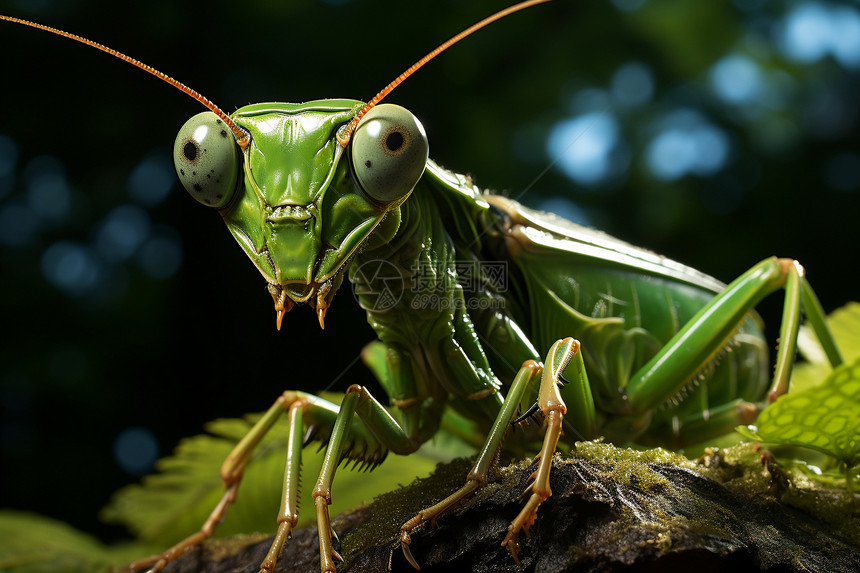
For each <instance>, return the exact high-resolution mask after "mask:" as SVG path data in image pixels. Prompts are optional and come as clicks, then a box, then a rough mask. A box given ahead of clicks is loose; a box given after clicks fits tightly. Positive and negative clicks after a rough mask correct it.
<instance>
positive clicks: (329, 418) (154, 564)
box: [129, 385, 419, 572]
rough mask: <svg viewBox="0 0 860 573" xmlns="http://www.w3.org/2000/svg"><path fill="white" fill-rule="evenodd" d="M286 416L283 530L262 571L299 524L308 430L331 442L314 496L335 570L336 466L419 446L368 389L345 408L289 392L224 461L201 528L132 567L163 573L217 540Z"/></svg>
mask: <svg viewBox="0 0 860 573" xmlns="http://www.w3.org/2000/svg"><path fill="white" fill-rule="evenodd" d="M284 412H288V417H289V420H288V439H287V451H286V454H287V455H286V467H285V470H284V485H283V492H282V496H281V506H280V510H279V511H278V516H277V522H278V530H277V533H276V534H275V538H274V541H273V542H272V545H271V547H270V549H269V552H268V554H267V555H266V558H265V559H264V560H263V562H262V563H261V565H260V571H261V572H263V571H265V572H269V571H273V570H274V568H275V564H276V563H277V561H278V558H279V556H280V554H281V552H282V550H283V547H284V544H285V543H286V541H287V539H289V537H290V534H291V533H292V531H293V529H294V528H295V526H296V524H297V523H298V496H299V474H300V471H301V463H302V457H301V450H302V446H303V435H304V433H305V430H307V429H319V430H320V433H321V434H322V437H321V439H323V440H325V439H327V440H328V447H327V450H326V454H325V458H324V461H323V467H322V470H321V471H320V475H319V478H318V479H317V482H316V486H315V488H314V492H313V498H314V505H315V508H316V513H317V520H318V524H319V536H320V559H321V569H322V571H334V569H335V562H334V560H335V558H338V557H339V556H338V555H337V553H336V552H335V551H334V547H333V545H332V541H331V525H330V521H329V516H328V505H329V504H330V503H331V484H332V480H333V479H334V474H335V470H336V468H337V465H338V464H339V463H340V462H341V461H342V460H343V459H344V458H349V459H354V460H360V461H362V462H365V463H369V464H372V465H376V464H378V463H379V462H381V461H382V459H383V458H384V457H385V455H386V454H387V452H388V450H392V451H395V452H397V453H408V452H411V451H414V450H415V449H417V447H418V445H419V441H418V440H416V439H411V438H409V437H407V436H406V434H405V433H404V432H403V431H402V430H400V426H399V425H398V424H397V422H396V421H395V420H394V419H393V418H392V417H391V415H390V414H388V412H387V411H386V410H385V409H384V408H383V407H382V406H381V405H380V404H379V403H378V402H377V401H376V400H374V399H373V398H372V397H371V396H370V394H369V393H368V392H367V391H366V390H364V389H363V388H362V387H360V386H357V385H354V386H351V387H350V389H349V390H348V391H347V395H346V397H345V398H344V401H343V404H342V405H341V406H340V407H338V406H337V405H335V404H332V403H330V402H328V401H326V400H323V399H322V398H319V397H318V396H314V395H312V394H306V393H304V392H294V391H288V392H284V393H283V394H281V395H280V396H279V397H278V399H277V400H275V402H274V404H272V406H271V407H270V408H269V409H268V410H267V411H266V413H265V414H264V415H263V416H262V417H261V418H260V420H258V421H257V423H256V424H254V426H253V427H252V428H251V430H250V431H249V432H248V433H247V434H246V435H245V437H244V438H242V440H241V441H240V442H239V443H238V444H237V445H236V447H235V448H233V450H232V451H231V452H230V454H229V455H228V456H227V458H226V459H225V460H224V463H223V464H222V466H221V472H220V473H221V478H222V480H223V481H224V487H225V492H224V495H223V496H222V498H221V500H220V501H219V502H218V504H217V505H216V507H215V508H214V509H213V510H212V513H211V514H210V516H209V518H208V519H207V520H206V521H205V523H204V524H203V525H202V526H201V528H200V530H199V531H198V532H196V533H194V534H192V535H190V536H188V537H187V538H185V539H183V540H182V541H180V542H179V543H177V544H176V545H174V546H173V547H171V548H170V549H168V550H166V551H164V552H163V553H160V554H157V555H152V556H150V557H147V558H144V559H140V560H138V561H135V562H134V563H132V564H131V565H129V569H131V570H138V569H142V568H145V567H150V568H151V569H149V570H150V571H152V572H155V571H160V570H162V569H164V567H165V566H166V565H167V564H168V563H170V562H171V561H174V560H175V559H177V558H179V557H181V556H182V555H184V554H185V553H186V552H187V551H188V550H189V549H191V548H192V547H194V546H196V545H198V544H199V543H200V542H202V541H203V540H205V539H208V538H209V537H211V536H212V534H213V533H214V530H215V527H216V526H217V525H218V523H220V522H221V521H222V520H223V519H224V516H225V515H226V513H227V509H228V508H229V507H230V505H232V504H233V502H234V501H235V500H236V494H237V492H238V488H239V484H240V482H241V479H242V474H243V472H244V470H245V467H246V465H247V463H248V461H249V459H250V458H251V454H252V453H253V451H254V448H255V447H256V446H257V445H258V444H259V443H260V441H261V440H262V439H263V437H264V436H265V435H266V434H267V433H268V432H269V430H271V429H272V427H273V426H274V425H275V423H276V422H277V420H278V419H279V418H280V416H281V415H282V414H283V413H284ZM356 414H357V415H356ZM365 420H366V422H365ZM375 433H379V435H380V437H381V439H377V438H376V437H375V436H374V434H375Z"/></svg>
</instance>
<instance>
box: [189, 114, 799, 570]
mask: <svg viewBox="0 0 860 573" xmlns="http://www.w3.org/2000/svg"><path fill="white" fill-rule="evenodd" d="M353 107H355V104H353V105H352V106H343V105H341V106H340V107H337V106H334V107H331V108H328V109H326V110H325V112H326V113H330V114H341V115H346V114H349V113H353V111H352V108H353ZM258 111H259V110H258ZM281 111H283V112H285V113H289V112H287V111H286V110H281ZM320 111H322V110H320ZM259 139H260V140H262V139H264V138H263V137H262V136H259ZM434 169H435V168H431V172H433V173H434V174H435V177H436V178H437V179H438V180H439V181H441V182H442V184H446V185H448V187H449V188H452V187H456V188H466V187H468V185H465V183H464V181H461V180H456V181H455V180H448V179H446V177H448V176H447V175H446V174H445V173H444V172H442V171H434ZM191 185H192V187H193V185H194V184H193V183H192V184H191ZM406 193H408V190H407V191H406ZM400 199H402V200H403V201H407V200H408V199H407V198H406V197H405V196H402V197H400ZM476 200H478V201H480V199H478V198H477V197H476ZM388 203H393V201H388ZM493 205H494V207H495V209H497V210H501V211H503V212H505V213H507V214H508V217H509V218H510V219H511V220H515V219H517V217H518V216H521V217H522V218H523V219H520V222H521V223H522V221H526V224H524V225H521V226H525V227H528V226H529V225H534V226H536V227H537V226H540V225H541V223H540V222H539V221H532V220H530V219H529V217H530V216H531V215H530V214H529V213H528V212H526V211H522V212H519V211H517V208H516V207H512V206H511V205H510V204H506V203H504V202H501V201H500V202H498V203H493ZM485 208H487V207H485ZM550 232H552V231H550ZM555 232H558V233H561V234H563V233H564V231H563V230H562V231H559V230H558V229H556V230H555ZM778 267H779V269H780V270H778V271H777V274H778V275H780V276H783V274H785V273H786V272H787V273H789V274H791V276H798V277H799V276H800V275H799V271H795V270H792V269H796V267H793V266H792V265H790V264H789V263H786V262H783V263H779V265H778ZM775 268H776V267H771V270H773V269H775ZM640 270H642V271H643V272H647V271H646V269H644V268H643V269H640ZM681 273H682V274H684V273H687V276H688V277H696V278H694V279H691V280H692V281H693V282H694V283H697V284H698V286H702V283H705V284H706V285H707V286H706V287H705V288H706V289H708V290H717V287H716V286H715V284H714V283H711V282H710V281H709V280H708V279H706V278H702V277H701V276H700V275H698V274H696V273H693V272H692V271H690V270H689V269H682V270H681ZM792 273H793V274H792ZM341 278H342V277H341ZM780 280H781V279H780ZM798 280H799V279H798ZM804 292H807V291H804ZM319 293H320V291H319V290H316V291H315V292H313V293H312V294H314V295H318V294H319ZM327 293H328V291H327V292H326V293H323V295H324V296H323V298H322V299H320V298H317V299H316V300H315V302H316V303H317V308H316V310H317V312H318V314H319V316H320V321H321V322H322V320H323V317H324V311H325V308H327V305H328V304H329V303H330V300H328V299H327V298H326V297H327ZM272 294H273V298H274V299H275V303H276V308H277V305H280V308H278V311H279V312H283V311H284V310H286V308H285V307H286V305H288V304H289V300H288V299H290V300H292V299H293V298H295V299H302V298H305V300H309V299H307V297H305V296H304V295H305V294H307V293H306V292H305V293H300V292H298V291H293V292H291V293H290V294H291V295H295V297H293V296H290V294H288V295H287V296H284V291H283V290H277V289H275V292H273V293H272ZM320 301H321V302H320ZM807 306H810V305H809V304H808V305H807ZM746 309H747V307H746V306H745V307H744V310H746ZM321 311H322V312H321ZM807 311H808V312H809V311H810V309H809V308H807ZM789 314H790V313H789ZM729 322H731V321H729ZM511 328H519V327H514V326H512V327H511ZM571 334H574V335H577V333H575V332H574V333H571ZM532 337H534V335H533V336H532ZM380 338H383V337H382V336H381V337H380ZM789 338H790V336H789ZM543 342H546V341H545V340H544V341H543ZM709 345H710V346H709ZM543 346H546V348H540V349H539V350H537V352H538V353H539V354H535V353H534V352H532V349H531V348H530V349H528V352H526V353H525V354H531V355H532V358H531V359H534V358H538V357H539V358H543V357H544V356H545V355H544V354H543V353H544V352H546V351H547V350H548V349H549V345H547V344H543ZM719 346H721V345H720V344H716V343H713V342H711V343H707V344H705V345H704V347H705V348H706V349H707V350H713V349H714V347H719ZM573 349H574V346H573V345H572V343H567V342H566V343H565V344H562V345H561V346H559V347H557V348H556V350H557V353H556V354H558V353H560V354H561V355H563V356H564V358H559V360H560V362H562V363H564V362H565V361H566V359H567V358H569V356H570V355H571V354H573V355H575V356H581V354H578V353H574V350H573ZM521 354H522V352H521ZM521 362H522V361H521ZM553 362H554V358H553V357H548V358H547V361H546V363H547V364H552V363H553ZM781 364H783V369H786V368H787V366H785V364H787V362H786V361H785V360H783V361H782V362H781ZM688 373H689V374H691V373H690V372H689V371H688ZM786 376H787V374H786ZM568 378H571V376H570V375H568ZM640 379H641V378H640ZM582 380H584V376H583V377H582V378H580V387H581V388H588V384H587V383H584V382H582ZM553 384H554V382H553ZM491 386H492V384H491ZM544 386H545V387H546V388H551V387H552V385H551V384H550V383H546V384H545V385H544ZM479 392H480V391H479ZM662 392H663V395H664V396H665V395H674V394H675V393H676V392H675V391H674V390H665V389H664V390H663V391H662ZM488 395H489V394H488ZM496 395H498V393H497V394H496ZM473 397H476V396H473ZM411 398H415V396H412V397H410V399H411ZM531 401H533V400H531V399H528V400H524V403H526V402H531ZM514 402H518V401H514ZM552 404H554V402H553V399H551V398H547V399H546V400H545V401H544V406H546V407H547V408H550V410H551V406H552ZM553 407H554V406H553ZM645 409H648V408H645ZM512 415H513V414H512V412H506V413H505V414H504V417H506V418H507V419H508V420H510V419H511V416H512ZM590 415H592V414H590V413H589V412H588V411H586V412H584V413H583V416H584V418H583V419H586V420H587V419H588V416H590ZM548 417H549V418H552V415H548ZM584 426H586V427H587V426H589V424H588V423H585V424H584ZM580 431H581V433H582V434H583V435H589V434H590V432H589V431H588V429H587V428H586V430H585V431H582V430H580ZM556 437H557V436H556ZM489 445H492V446H493V447H494V446H495V444H488V446H489ZM485 457H486V456H485ZM544 459H546V456H544ZM478 481H479V480H478ZM472 483H477V482H476V481H475V480H473V482H472ZM470 487H471V486H470ZM464 493H468V491H466V492H464ZM321 497H322V496H321ZM524 520H525V518H524ZM407 533H408V532H407ZM324 566H328V564H325V565H324Z"/></svg>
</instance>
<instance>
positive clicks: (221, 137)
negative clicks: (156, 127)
mask: <svg viewBox="0 0 860 573" xmlns="http://www.w3.org/2000/svg"><path fill="white" fill-rule="evenodd" d="M173 165H174V166H175V167H176V174H177V175H179V180H180V181H182V185H183V187H185V189H186V191H188V193H190V194H191V196H192V197H194V199H196V200H197V201H199V202H200V203H202V204H204V205H206V206H207V207H215V208H217V209H220V208H222V207H225V206H226V205H227V204H228V203H229V202H230V199H232V197H233V193H234V192H235V191H236V176H237V174H238V172H239V153H238V151H237V149H236V138H235V137H234V136H233V133H232V132H231V131H230V128H229V127H227V125H225V123H224V122H223V121H222V120H221V119H220V118H219V117H218V116H217V115H215V114H214V113H212V112H211V111H204V112H203V113H199V114H197V115H195V116H194V117H192V118H191V119H189V120H188V121H187V122H185V125H183V126H182V129H180V130H179V134H178V135H177V136H176V142H175V143H174V144H173Z"/></svg>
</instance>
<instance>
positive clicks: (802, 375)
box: [789, 302, 860, 392]
mask: <svg viewBox="0 0 860 573" xmlns="http://www.w3.org/2000/svg"><path fill="white" fill-rule="evenodd" d="M827 325H828V326H829V327H830V332H832V333H833V337H834V338H835V339H836V344H837V345H839V350H840V351H841V352H842V357H843V358H844V359H845V362H846V363H851V362H854V361H855V360H857V359H858V358H860V303H858V302H849V303H848V304H846V305H845V306H843V307H841V308H838V309H836V310H834V311H833V312H832V313H830V314H829V315H828V316H827ZM798 347H799V349H800V353H801V354H802V355H803V357H804V358H805V359H806V362H803V363H800V364H798V365H797V366H796V367H795V368H794V372H793V373H792V376H791V390H789V392H794V391H796V390H805V389H807V388H811V387H813V386H815V385H817V384H819V383H820V382H822V381H823V380H824V379H825V378H827V376H828V375H829V374H830V372H831V370H832V368H831V367H830V362H829V361H828V360H827V356H826V355H825V354H824V349H823V348H821V344H819V342H818V339H817V338H816V337H815V334H814V333H813V332H812V329H811V328H810V327H809V326H808V325H804V326H803V327H801V329H800V335H799V337H798Z"/></svg>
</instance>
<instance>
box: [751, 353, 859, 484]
mask: <svg viewBox="0 0 860 573" xmlns="http://www.w3.org/2000/svg"><path fill="white" fill-rule="evenodd" d="M736 430H737V431H738V432H740V433H741V434H743V435H744V436H745V437H747V438H750V439H753V440H757V441H761V442H770V443H775V444H785V445H793V446H802V447H805V448H811V449H813V450H817V451H820V452H824V453H825V454H828V455H830V456H833V457H835V458H837V459H838V460H840V461H842V462H843V463H845V464H846V465H848V466H849V467H851V466H854V465H856V464H857V463H860V359H856V360H855V361H854V362H852V363H849V364H843V365H842V366H840V367H839V368H836V369H835V370H834V371H833V372H832V373H831V374H830V376H828V377H827V379H826V380H824V382H822V383H821V384H819V385H818V386H816V387H813V388H809V389H807V390H803V391H800V392H793V393H789V394H786V395H785V396H782V397H781V398H779V399H778V400H777V401H776V402H774V403H773V404H772V405H771V406H770V407H769V408H767V409H766V410H765V411H764V412H763V413H762V414H761V416H759V419H758V422H757V424H756V425H755V426H738V427H737V428H736Z"/></svg>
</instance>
